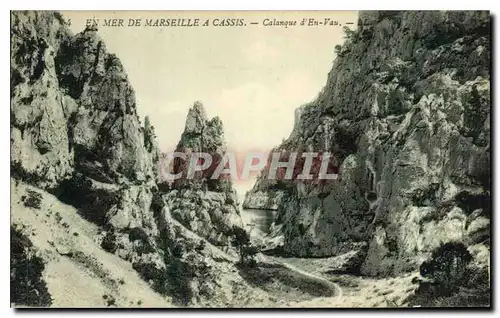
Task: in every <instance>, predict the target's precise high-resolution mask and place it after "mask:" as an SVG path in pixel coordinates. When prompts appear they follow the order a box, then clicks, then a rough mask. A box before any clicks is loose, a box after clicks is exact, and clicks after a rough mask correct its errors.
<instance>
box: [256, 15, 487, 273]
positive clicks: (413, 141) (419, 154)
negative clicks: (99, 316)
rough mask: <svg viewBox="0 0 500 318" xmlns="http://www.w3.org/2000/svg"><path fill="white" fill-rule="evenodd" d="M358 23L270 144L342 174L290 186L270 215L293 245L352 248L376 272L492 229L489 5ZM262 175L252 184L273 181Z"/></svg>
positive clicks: (313, 249)
mask: <svg viewBox="0 0 500 318" xmlns="http://www.w3.org/2000/svg"><path fill="white" fill-rule="evenodd" d="M359 22H360V26H359V27H358V30H357V31H351V32H347V34H346V42H345V44H344V45H343V46H342V47H338V48H337V58H336V61H335V63H334V65H333V69H332V70H331V72H330V73H329V75H328V80H327V83H326V86H325V87H324V89H323V90H322V92H321V93H320V94H319V96H318V98H317V99H316V100H315V101H313V102H311V103H310V104H308V105H305V106H303V107H301V108H300V110H299V111H298V114H297V116H296V118H297V122H296V123H295V128H294V130H293V132H292V133H291V135H290V137H289V138H288V139H287V140H286V141H285V142H284V143H283V144H282V145H280V146H279V147H278V148H277V149H278V150H291V149H293V150H295V151H306V150H307V151H316V152H318V151H329V152H332V153H334V154H335V156H336V157H337V158H339V159H340V161H341V164H340V172H339V174H340V178H339V180H338V181H337V182H335V183H332V184H329V185H328V186H325V187H318V186H314V185H303V184H291V185H289V187H288V188H287V191H286V193H285V196H284V197H283V199H282V200H281V203H280V206H279V209H278V211H279V212H278V213H279V216H278V220H277V223H278V224H281V229H282V233H281V234H282V235H284V249H285V251H286V252H288V253H290V254H294V255H300V256H326V255H335V254H339V253H342V252H343V251H346V250H349V249H352V248H361V249H362V250H363V251H365V252H366V253H367V254H366V258H365V260H364V263H363V264H362V266H361V271H362V272H363V273H364V274H369V275H379V274H381V275H384V274H389V273H395V272H400V271H404V270H407V269H410V268H414V267H415V266H416V265H418V262H419V256H421V255H423V254H425V253H426V252H428V251H430V250H432V249H433V248H434V247H436V246H438V245H440V244H441V243H443V242H447V241H452V240H462V241H466V242H467V243H468V244H470V245H472V244H476V243H480V242H483V241H484V240H485V239H488V238H489V214H490V71H489V69H490V27H489V16H488V12H362V13H361V14H360V17H359ZM263 182H264V183H263ZM265 182H268V181H266V180H264V181H260V182H258V184H257V185H256V188H255V189H256V190H260V191H262V190H263V188H266V187H267V188H268V189H270V190H271V192H272V191H274V190H273V188H272V187H271V186H269V185H267V184H265ZM255 192H256V191H252V192H251V194H252V193H255ZM247 200H249V198H247Z"/></svg>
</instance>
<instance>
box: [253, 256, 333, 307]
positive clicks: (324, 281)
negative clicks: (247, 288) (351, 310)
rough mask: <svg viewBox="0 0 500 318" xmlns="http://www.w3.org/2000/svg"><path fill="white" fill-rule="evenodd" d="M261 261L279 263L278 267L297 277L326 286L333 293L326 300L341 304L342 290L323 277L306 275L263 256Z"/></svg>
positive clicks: (286, 264) (295, 268) (293, 267)
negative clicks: (300, 276)
mask: <svg viewBox="0 0 500 318" xmlns="http://www.w3.org/2000/svg"><path fill="white" fill-rule="evenodd" d="M263 260H265V261H267V262H270V263H279V264H280V265H283V266H285V267H286V268H288V269H289V270H291V271H293V272H295V273H297V274H299V275H302V276H304V277H306V278H308V279H311V280H313V281H315V282H318V283H320V284H322V285H324V286H327V287H328V288H329V289H330V290H332V291H333V292H334V296H332V297H326V298H332V301H334V302H335V303H341V302H342V295H343V291H342V288H341V287H340V286H339V285H338V284H336V283H334V282H331V281H329V280H328V279H326V278H324V277H321V276H318V275H315V274H312V273H308V272H306V271H303V270H301V269H299V268H297V267H295V266H294V265H291V264H289V263H287V262H284V261H282V260H280V261H278V260H271V259H269V258H268V257H266V256H263Z"/></svg>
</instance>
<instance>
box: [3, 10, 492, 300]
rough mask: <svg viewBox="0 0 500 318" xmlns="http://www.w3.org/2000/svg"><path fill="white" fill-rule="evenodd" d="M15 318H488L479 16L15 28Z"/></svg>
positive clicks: (43, 20) (150, 15) (90, 21)
mask: <svg viewBox="0 0 500 318" xmlns="http://www.w3.org/2000/svg"><path fill="white" fill-rule="evenodd" d="M10 35H11V38H10V40H11V46H10V48H11V52H10V68H11V70H10V92H11V95H10V118H11V122H10V146H11V149H10V151H11V161H10V165H11V166H10V167H11V168H10V169H11V181H10V183H11V224H10V231H11V235H10V236H11V255H10V259H11V260H10V265H11V269H10V279H11V281H10V288H11V293H10V297H11V299H10V301H11V306H12V307H16V308H25V307H56V308H61V307H64V308H115V307H118V308H124V307H128V308H130V307H141V308H172V307H182V308H200V307H201V308H208V307H216V308H223V309H224V308H292V307H294V308H319V307H326V308H358V307H364V308H379V307H394V308H396V307H397V308H400V309H405V308H406V309H407V308H416V307H446V308H455V307H490V306H491V302H490V295H491V288H490V253H491V249H490V244H491V243H490V237H491V229H490V216H491V162H490V160H491V146H490V139H491V130H490V123H491V117H490V116H491V104H490V103H491V98H490V95H491V91H490V78H491V76H492V75H491V57H490V53H491V46H492V44H491V26H490V13H489V12H488V11H360V12H358V11H12V12H11V23H10Z"/></svg>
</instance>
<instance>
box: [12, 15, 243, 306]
mask: <svg viewBox="0 0 500 318" xmlns="http://www.w3.org/2000/svg"><path fill="white" fill-rule="evenodd" d="M11 30H12V31H11V40H12V41H11V66H12V71H11V151H12V158H11V171H12V175H13V177H14V178H16V179H17V180H19V181H22V182H24V183H27V184H30V185H33V186H36V187H39V188H41V189H44V190H47V191H49V192H51V193H53V194H54V195H56V196H57V198H58V199H59V200H61V201H63V202H64V203H66V204H69V205H72V206H74V207H75V208H76V209H77V210H78V213H79V215H80V216H82V217H83V218H85V219H86V220H88V221H90V222H92V223H94V224H96V225H97V226H98V233H96V234H95V237H93V239H94V240H95V241H96V242H97V244H98V246H100V247H101V248H102V249H104V250H106V251H108V252H110V253H114V254H116V255H118V256H119V257H121V258H123V259H125V260H127V261H129V262H130V263H132V266H133V268H134V269H136V270H137V271H138V272H139V273H140V274H141V276H142V277H143V278H144V279H145V280H146V281H149V282H150V283H152V286H153V288H154V289H155V290H157V291H159V292H161V293H163V294H169V293H172V292H173V291H172V290H171V289H172V286H173V285H172V284H173V283H172V282H171V279H174V280H175V277H174V278H172V277H171V276H175V275H178V273H176V274H172V273H170V272H168V270H169V268H170V267H171V266H173V265H172V264H174V265H176V266H177V265H179V264H180V263H182V264H184V265H185V266H190V270H191V271H192V275H194V276H193V277H194V278H193V277H189V279H188V282H183V283H186V284H188V283H189V281H190V282H191V283H192V284H191V285H193V286H195V287H196V286H198V285H199V286H198V287H196V288H195V287H193V288H192V292H193V293H192V294H190V295H191V296H190V297H188V298H186V299H187V300H186V299H184V300H185V301H187V302H190V301H191V298H197V297H198V296H202V297H205V298H210V297H213V296H214V295H215V294H220V293H223V292H224V291H223V288H222V287H214V286H215V285H214V281H215V280H217V279H218V278H217V279H216V278H213V277H220V276H221V275H225V274H226V270H224V271H222V270H219V269H217V266H218V265H217V264H215V265H213V270H212V272H211V273H210V275H205V276H203V279H198V278H196V277H198V276H200V275H201V274H200V271H202V270H205V271H206V267H207V262H208V263H210V262H212V263H213V260H212V259H211V258H210V256H204V255H203V253H208V252H207V251H204V249H203V248H202V247H203V246H205V243H206V241H209V242H211V243H214V244H216V245H221V246H227V245H229V235H230V230H231V229H232V226H233V225H239V226H242V224H241V218H240V216H239V211H238V208H237V206H238V202H237V199H236V192H235V191H234V190H233V189H232V186H231V184H230V183H229V182H227V181H225V180H224V181H220V182H219V181H217V182H211V180H208V181H207V180H201V181H200V182H198V183H197V182H194V183H188V184H184V185H182V186H179V187H177V185H175V186H174V189H171V188H170V187H168V186H167V187H165V184H164V181H165V180H164V179H163V176H161V174H160V171H161V169H160V167H159V165H160V162H159V159H160V153H159V150H158V146H157V142H156V137H155V133H154V127H153V126H151V124H150V121H149V119H148V118H147V117H146V119H145V121H144V125H143V124H142V123H141V120H140V119H139V117H138V115H137V109H136V100H135V95H134V90H133V88H132V86H131V84H130V82H129V80H128V77H127V74H126V73H125V70H124V67H123V65H122V64H121V62H120V60H119V59H118V58H117V57H116V56H115V55H114V54H111V53H109V52H108V51H107V49H106V45H105V44H104V43H103V41H102V40H101V39H100V37H99V35H98V31H97V30H96V29H93V28H87V29H86V30H84V31H83V32H81V33H79V34H76V35H73V34H71V32H70V31H69V30H68V29H67V27H66V26H65V24H64V20H63V19H62V17H61V15H60V14H58V13H56V12H48V11H45V12H29V11H27V12H13V13H12V19H11ZM223 136H224V135H223V128H222V122H221V121H220V119H218V118H214V119H212V120H207V119H206V115H205V112H204V110H203V107H202V106H201V104H199V103H196V104H195V106H194V107H193V109H192V110H191V111H190V113H189V116H188V119H187V121H186V131H185V132H184V134H183V137H182V140H181V142H180V143H179V151H184V150H187V149H188V148H190V149H191V151H202V150H203V151H205V150H206V151H207V152H215V153H220V154H223V153H224V151H225V141H224V137H223ZM203 184H206V185H207V187H205V188H202V187H201V186H200V185H203ZM170 211H172V213H170ZM68 235H70V234H68ZM193 246H195V247H197V249H194V248H193ZM199 247H201V248H199ZM173 251H176V252H175V253H174V252H173ZM183 251H184V252H183ZM186 258H189V261H187V260H186ZM184 262H185V263H184ZM182 264H181V265H182ZM184 265H183V266H184ZM179 266H180V265H179ZM197 275H198V276H197ZM200 277H201V276H200ZM212 278H213V279H212ZM165 286H167V287H165ZM168 286H170V287H168ZM203 290H209V292H204V291H203ZM184 300H183V301H184Z"/></svg>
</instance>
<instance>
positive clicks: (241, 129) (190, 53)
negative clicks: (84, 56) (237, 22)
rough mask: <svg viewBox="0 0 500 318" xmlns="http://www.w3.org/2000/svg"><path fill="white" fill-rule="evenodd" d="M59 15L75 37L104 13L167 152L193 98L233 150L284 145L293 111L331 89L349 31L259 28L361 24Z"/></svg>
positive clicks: (141, 105)
mask: <svg viewBox="0 0 500 318" xmlns="http://www.w3.org/2000/svg"><path fill="white" fill-rule="evenodd" d="M63 16H64V17H65V19H66V20H68V19H71V26H70V27H71V29H72V31H73V32H74V33H77V32H80V31H82V30H83V29H84V27H85V24H86V20H87V19H99V22H98V23H99V35H100V36H101V38H102V39H103V40H104V43H105V44H106V47H107V49H108V51H109V52H110V53H114V54H116V55H117V56H118V58H120V60H121V61H122V64H123V65H124V68H125V70H126V72H127V74H128V77H129V80H130V82H131V84H132V87H133V88H134V90H135V94H136V99H137V110H138V113H139V116H140V117H141V119H142V120H143V119H144V116H146V115H149V117H150V120H151V122H152V124H153V126H154V127H155V131H156V135H157V139H158V142H159V145H160V149H161V150H162V151H163V152H169V151H173V150H174V149H175V146H176V145H177V143H178V141H179V139H180V136H181V134H182V131H183V130H184V124H185V119H186V115H187V112H188V110H189V108H190V107H191V106H192V105H193V103H194V102H195V101H201V102H202V103H203V105H204V107H205V110H206V112H207V114H208V116H209V117H213V116H219V117H220V118H221V120H222V122H223V125H224V131H225V137H226V141H227V144H228V149H229V150H231V151H235V152H239V153H242V152H246V151H266V152H267V151H269V150H271V148H273V147H274V146H276V145H278V144H280V143H281V141H282V140H283V139H285V138H287V137H288V136H289V135H290V132H291V130H292V127H293V120H294V110H295V109H296V108H297V107H299V106H301V105H303V104H305V103H307V102H310V101H312V100H314V98H315V97H316V96H317V94H318V93H319V92H320V91H321V89H322V88H323V86H324V85H325V83H326V78H327V74H328V72H329V71H330V69H331V67H332V63H333V61H334V59H335V54H334V47H335V45H337V44H341V43H342V42H343V31H342V27H341V26H324V25H320V26H295V27H290V26H289V27H287V28H285V27H281V26H263V21H264V19H271V20H272V19H277V20H280V21H290V20H296V21H297V22H298V23H300V21H302V19H304V18H307V19H309V18H315V19H317V20H318V21H324V19H325V18H329V19H331V20H337V21H339V23H341V24H344V25H345V23H346V22H356V21H357V12H355V11H323V12H320V11H304V12H300V11H299V12H297V11H296V12H294V11H281V12H276V11H275V12H272V11H268V12H266V11H254V12H251V11H232V12H229V11H225V12H224V11H219V12H217V11H205V12H202V11H198V12H197V11H191V12H188V11H170V12H166V11H163V12H161V11H149V12H148V11H135V12H134V11H116V12H113V11H94V12H85V11H64V12H63ZM107 18H123V19H124V24H125V26H123V27H119V26H118V27H112V26H103V22H104V19H107ZM130 18H133V19H141V20H142V23H143V24H144V21H145V19H156V18H165V19H167V18H185V19H188V18H191V19H192V20H193V19H195V18H199V19H200V21H205V20H206V19H210V24H212V23H213V21H214V19H225V18H235V19H244V21H245V23H246V24H247V25H246V26H242V27H229V26H218V27H216V26H209V27H146V26H141V27H127V26H126V25H127V23H128V19H130ZM250 22H258V23H259V24H258V25H251V24H250ZM351 27H354V26H351Z"/></svg>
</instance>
